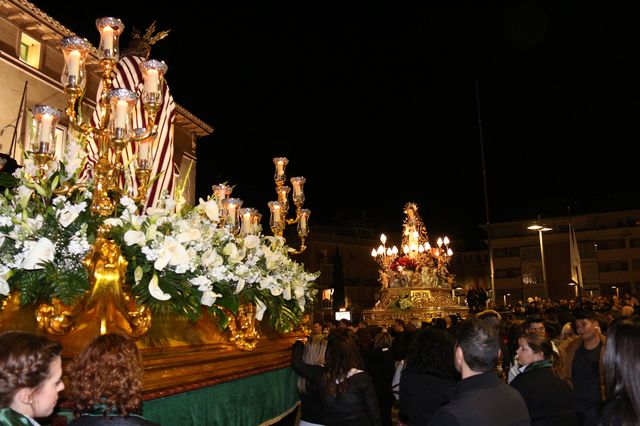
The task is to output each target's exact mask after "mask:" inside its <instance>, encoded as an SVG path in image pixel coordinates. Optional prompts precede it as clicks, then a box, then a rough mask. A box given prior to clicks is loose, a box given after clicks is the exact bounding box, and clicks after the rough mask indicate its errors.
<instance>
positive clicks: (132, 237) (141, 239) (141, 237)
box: [124, 229, 147, 247]
mask: <svg viewBox="0 0 640 426" xmlns="http://www.w3.org/2000/svg"><path fill="white" fill-rule="evenodd" d="M146 238H147V236H146V234H145V233H144V232H142V231H135V230H133V229H130V230H128V231H127V232H125V233H124V242H125V243H126V244H127V245H128V246H132V245H134V244H137V245H139V246H140V247H142V246H144V243H145V242H146Z"/></svg>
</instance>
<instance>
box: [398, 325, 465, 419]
mask: <svg viewBox="0 0 640 426" xmlns="http://www.w3.org/2000/svg"><path fill="white" fill-rule="evenodd" d="M453 349H454V340H453V337H452V336H451V334H449V333H447V332H446V331H443V330H439V329H436V328H426V329H424V330H422V331H420V332H419V333H418V334H417V335H416V336H415V337H414V339H413V342H412V344H411V346H410V348H409V354H408V356H407V365H406V367H405V369H404V370H403V371H402V378H401V379H400V419H401V420H402V421H403V422H405V423H407V424H409V425H425V424H427V423H429V420H431V417H432V416H433V413H434V412H435V411H436V410H437V409H438V408H440V407H441V406H443V405H444V404H446V403H447V402H449V399H450V397H451V394H452V392H453V391H454V389H455V386H456V382H455V371H456V370H455V365H454V362H453Z"/></svg>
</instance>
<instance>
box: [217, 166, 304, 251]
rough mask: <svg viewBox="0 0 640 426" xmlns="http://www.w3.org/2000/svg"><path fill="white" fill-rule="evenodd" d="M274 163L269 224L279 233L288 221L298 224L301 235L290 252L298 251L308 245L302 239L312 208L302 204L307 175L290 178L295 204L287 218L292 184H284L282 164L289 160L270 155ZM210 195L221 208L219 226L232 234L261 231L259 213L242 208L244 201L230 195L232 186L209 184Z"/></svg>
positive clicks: (273, 230)
mask: <svg viewBox="0 0 640 426" xmlns="http://www.w3.org/2000/svg"><path fill="white" fill-rule="evenodd" d="M273 162H274V164H275V168H276V171H275V175H274V180H275V183H276V194H277V195H278V200H277V201H269V202H268V203H267V205H268V206H269V211H270V217H269V226H270V228H271V232H272V233H273V235H275V236H278V237H282V236H283V234H284V230H285V228H286V226H287V225H297V227H296V228H297V233H298V237H299V238H300V247H299V248H298V249H295V248H291V247H290V248H289V253H291V254H300V253H302V252H303V251H305V249H306V248H307V246H306V244H305V241H306V238H307V237H308V236H309V217H310V215H311V210H309V209H304V208H302V206H303V204H304V200H305V198H304V184H305V181H306V179H305V178H304V177H302V176H297V177H292V178H291V179H290V182H291V185H292V187H293V194H292V200H293V203H294V204H295V206H296V213H295V218H293V219H292V218H287V214H288V211H289V193H290V192H291V187H289V186H287V185H285V184H284V183H285V181H286V174H285V168H286V166H287V164H288V163H289V160H288V159H286V158H284V157H276V158H274V159H273ZM212 189H213V195H214V198H215V199H216V201H217V203H218V208H219V209H220V211H221V212H222V214H221V217H220V222H219V224H220V226H224V227H226V228H227V229H229V231H231V232H233V233H234V234H240V235H241V236H246V235H256V234H257V233H258V232H259V231H260V227H259V225H260V220H261V219H262V215H261V214H260V213H259V212H258V211H257V210H256V209H254V208H249V207H245V208H241V207H242V203H243V201H242V200H241V199H239V198H229V196H230V195H231V193H232V192H233V188H232V187H231V186H229V185H226V184H218V185H214V186H213V187H212Z"/></svg>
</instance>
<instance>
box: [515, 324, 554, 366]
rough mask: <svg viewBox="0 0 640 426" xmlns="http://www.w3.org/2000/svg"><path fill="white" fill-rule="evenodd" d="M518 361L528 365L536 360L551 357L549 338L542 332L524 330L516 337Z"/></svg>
mask: <svg viewBox="0 0 640 426" xmlns="http://www.w3.org/2000/svg"><path fill="white" fill-rule="evenodd" d="M516 354H517V355H518V363H519V364H520V365H529V364H532V363H534V362H537V361H542V360H545V359H546V360H552V359H553V345H552V343H551V339H549V337H547V336H546V335H545V334H544V333H529V332H525V333H524V334H522V335H520V337H519V338H518V349H517V350H516Z"/></svg>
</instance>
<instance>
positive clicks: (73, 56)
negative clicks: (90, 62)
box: [67, 50, 81, 84]
mask: <svg viewBox="0 0 640 426" xmlns="http://www.w3.org/2000/svg"><path fill="white" fill-rule="evenodd" d="M80 56H81V55H80V52H79V51H77V50H72V51H71V52H70V53H69V66H68V67H67V71H68V74H69V80H71V77H75V78H76V79H77V78H78V76H79V75H80ZM74 83H75V84H77V80H76V81H74Z"/></svg>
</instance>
